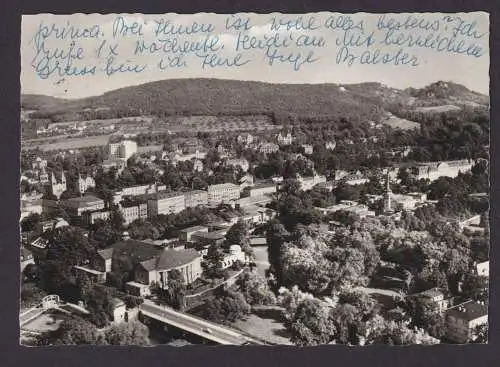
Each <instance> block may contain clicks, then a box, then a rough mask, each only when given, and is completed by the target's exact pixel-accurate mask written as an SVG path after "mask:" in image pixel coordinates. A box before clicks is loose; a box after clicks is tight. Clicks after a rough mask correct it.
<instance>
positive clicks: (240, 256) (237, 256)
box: [222, 245, 247, 269]
mask: <svg viewBox="0 0 500 367" xmlns="http://www.w3.org/2000/svg"><path fill="white" fill-rule="evenodd" d="M237 262H240V263H242V264H246V263H247V256H246V254H245V253H244V252H243V251H242V250H241V246H239V245H231V246H230V247H229V253H228V254H225V255H224V258H223V259H222V269H227V268H230V267H231V266H233V265H234V264H235V263H237Z"/></svg>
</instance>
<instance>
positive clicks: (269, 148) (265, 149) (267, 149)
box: [259, 143, 280, 154]
mask: <svg viewBox="0 0 500 367" xmlns="http://www.w3.org/2000/svg"><path fill="white" fill-rule="evenodd" d="M279 149H280V147H279V145H278V144H274V143H262V144H261V145H260V146H259V152H261V153H265V154H271V153H275V152H277V151H278V150H279Z"/></svg>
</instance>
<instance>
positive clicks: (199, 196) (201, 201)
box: [184, 190, 208, 208]
mask: <svg viewBox="0 0 500 367" xmlns="http://www.w3.org/2000/svg"><path fill="white" fill-rule="evenodd" d="M184 200H185V205H186V208H194V207H196V206H198V205H207V204H208V193H207V192H206V191H203V190H193V191H188V192H185V193H184Z"/></svg>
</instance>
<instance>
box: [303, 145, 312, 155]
mask: <svg viewBox="0 0 500 367" xmlns="http://www.w3.org/2000/svg"><path fill="white" fill-rule="evenodd" d="M302 150H303V151H304V154H307V155H311V154H313V151H314V148H313V146H312V145H310V144H302Z"/></svg>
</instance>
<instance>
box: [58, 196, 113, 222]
mask: <svg viewBox="0 0 500 367" xmlns="http://www.w3.org/2000/svg"><path fill="white" fill-rule="evenodd" d="M59 205H60V206H61V208H63V209H64V210H65V211H66V213H68V215H69V216H70V217H72V218H76V217H81V216H82V215H83V213H84V212H88V211H97V210H101V209H104V201H103V200H102V199H99V198H97V197H95V196H92V195H86V196H82V197H77V198H71V199H67V200H63V201H61V202H60V203H59Z"/></svg>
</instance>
